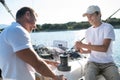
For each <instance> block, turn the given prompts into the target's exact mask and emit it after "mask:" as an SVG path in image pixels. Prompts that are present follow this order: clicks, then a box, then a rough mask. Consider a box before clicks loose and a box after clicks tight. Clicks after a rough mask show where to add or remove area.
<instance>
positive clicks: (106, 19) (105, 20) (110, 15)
mask: <svg viewBox="0 0 120 80" xmlns="http://www.w3.org/2000/svg"><path fill="white" fill-rule="evenodd" d="M119 10H120V8H119V9H118V10H117V11H115V12H114V13H113V14H112V15H110V16H109V17H108V18H107V19H106V20H105V22H107V21H108V20H109V19H110V18H111V17H112V16H113V15H115V14H116V13H117V12H118V11H119Z"/></svg>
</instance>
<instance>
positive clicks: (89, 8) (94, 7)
mask: <svg viewBox="0 0 120 80" xmlns="http://www.w3.org/2000/svg"><path fill="white" fill-rule="evenodd" d="M96 11H98V12H101V11H100V8H99V7H98V6H96V5H91V6H89V7H88V8H87V11H86V13H84V14H83V17H85V16H86V15H87V14H92V13H95V12H96Z"/></svg>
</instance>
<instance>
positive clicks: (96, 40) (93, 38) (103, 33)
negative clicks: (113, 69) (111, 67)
mask: <svg viewBox="0 0 120 80" xmlns="http://www.w3.org/2000/svg"><path fill="white" fill-rule="evenodd" d="M104 39H111V40H112V41H114V40H115V33H114V29H113V26H112V25H110V24H108V23H102V24H101V25H100V26H99V27H97V28H93V26H91V27H90V28H88V29H87V31H86V41H87V43H91V44H92V45H102V44H103V40H104ZM112 41H111V43H110V46H109V48H108V51H107V52H98V51H91V54H90V57H89V61H92V62H97V63H108V62H113V58H112V53H113V52H112Z"/></svg>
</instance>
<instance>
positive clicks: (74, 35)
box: [31, 29, 120, 67]
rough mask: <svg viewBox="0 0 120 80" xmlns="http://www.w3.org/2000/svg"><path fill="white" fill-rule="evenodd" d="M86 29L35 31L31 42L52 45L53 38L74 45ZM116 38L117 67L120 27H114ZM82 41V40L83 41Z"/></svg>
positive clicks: (119, 55) (119, 64) (119, 56)
mask: <svg viewBox="0 0 120 80" xmlns="http://www.w3.org/2000/svg"><path fill="white" fill-rule="evenodd" d="M85 31H86V30H73V31H57V32H37V33H31V39H32V43H33V44H35V45H40V44H43V45H45V46H53V41H54V40H61V41H67V47H68V48H71V47H73V46H74V43H75V41H77V40H81V39H82V38H83V37H84V35H85ZM115 35H116V40H115V41H114V44H113V52H114V54H113V58H114V60H115V62H116V64H117V66H118V67H120V40H119V38H120V29H115ZM83 42H84V41H83Z"/></svg>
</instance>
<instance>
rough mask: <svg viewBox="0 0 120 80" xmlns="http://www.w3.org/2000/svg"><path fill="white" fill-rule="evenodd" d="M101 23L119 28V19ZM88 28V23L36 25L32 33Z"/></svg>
mask: <svg viewBox="0 0 120 80" xmlns="http://www.w3.org/2000/svg"><path fill="white" fill-rule="evenodd" d="M103 22H108V23H110V24H112V25H113V26H114V28H120V18H110V19H108V20H103ZM89 26H91V25H90V24H89V22H88V21H82V22H68V23H64V24H47V23H46V24H43V25H39V24H37V28H36V29H35V30H34V32H39V31H63V30H78V29H87V28H88V27H89Z"/></svg>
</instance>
